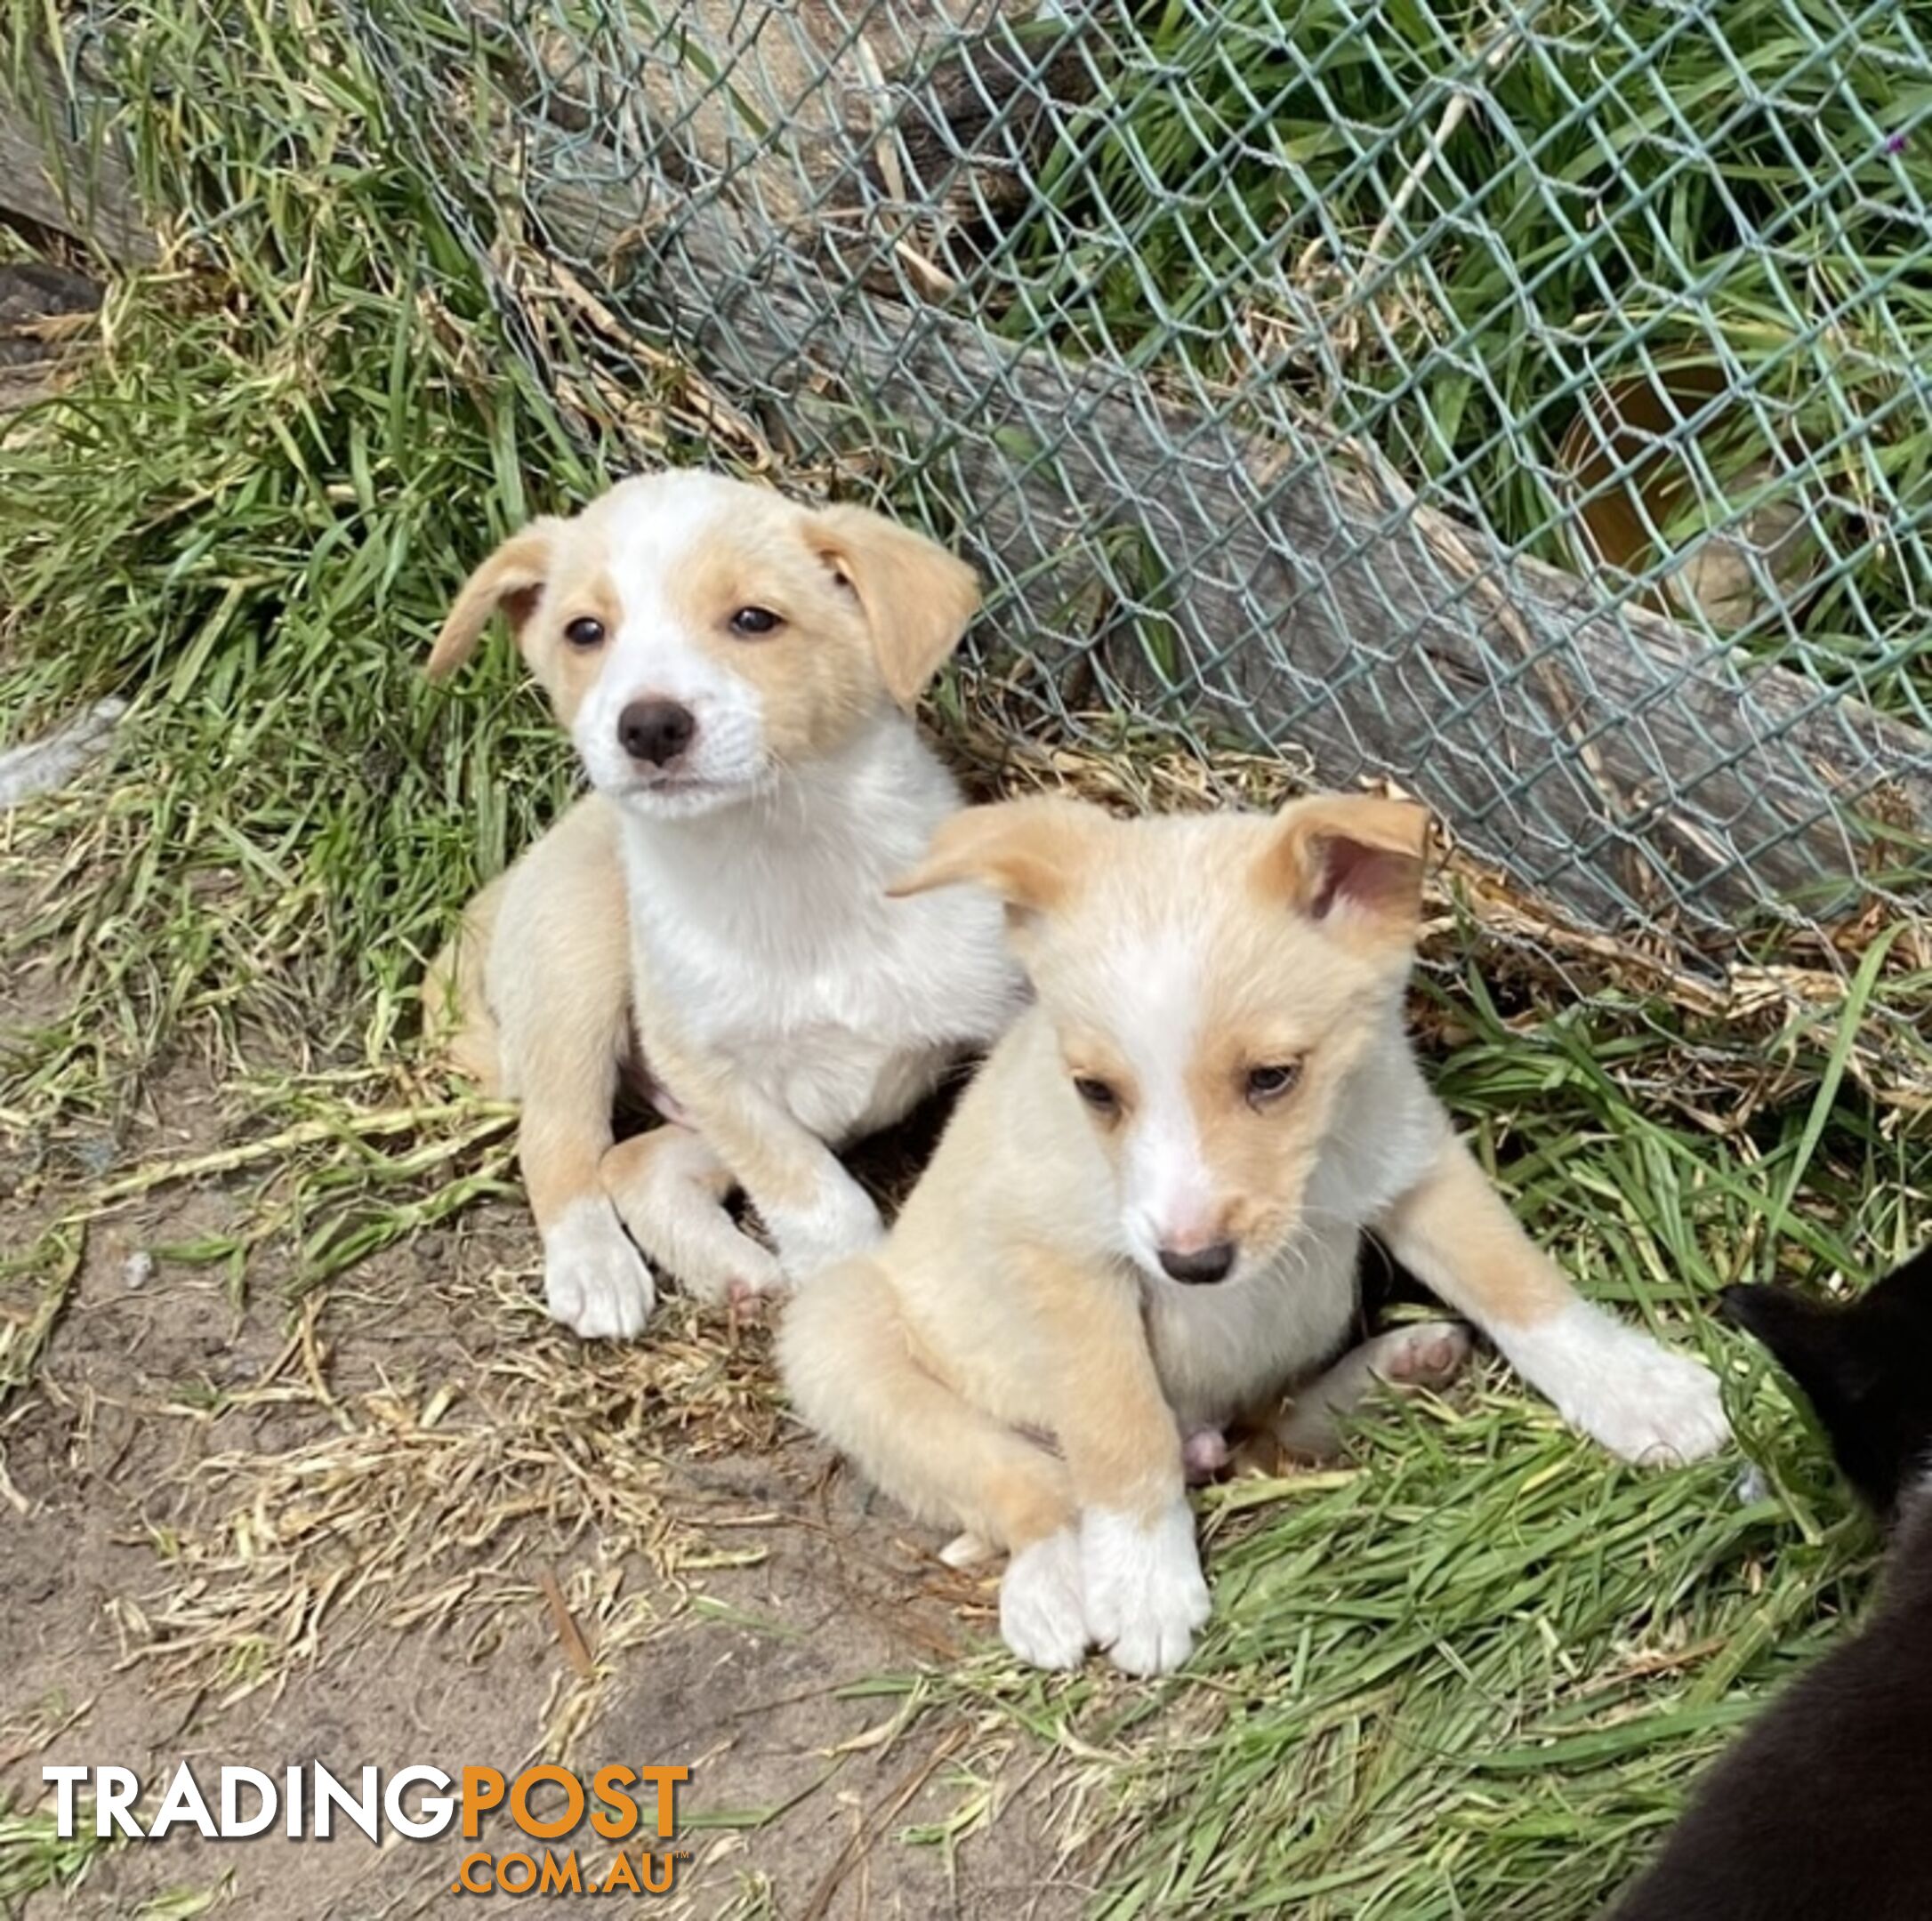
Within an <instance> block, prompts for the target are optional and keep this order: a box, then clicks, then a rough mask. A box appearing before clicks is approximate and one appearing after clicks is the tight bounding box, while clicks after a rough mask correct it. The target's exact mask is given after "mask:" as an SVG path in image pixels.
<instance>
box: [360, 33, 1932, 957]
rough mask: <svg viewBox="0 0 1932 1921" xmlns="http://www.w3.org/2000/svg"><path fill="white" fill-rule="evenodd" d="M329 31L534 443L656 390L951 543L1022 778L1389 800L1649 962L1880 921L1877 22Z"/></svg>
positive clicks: (1922, 411)
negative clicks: (1789, 924)
mask: <svg viewBox="0 0 1932 1921" xmlns="http://www.w3.org/2000/svg"><path fill="white" fill-rule="evenodd" d="M341 18H342V20H343V21H344V22H345V23H346V24H347V26H348V27H349V28H350V31H351V32H352V33H353V35H354V36H355V38H356V40H357V41H358V44H360V45H361V46H362V47H363V49H364V50H365V52H366V55H367V57H368V59H369V61H370V63H371V66H372V68H373V69H374V71H375V72H377V73H378V74H379V75H380V76H382V85H383V87H384V89H385V91H386V93H387V96H388V99H387V106H388V108H389V109H390V114H391V116H392V118H393V124H394V125H398V126H402V127H405V128H407V129H408V130H409V132H408V137H409V139H410V140H411V141H413V142H414V143H415V147H416V149H417V157H418V158H419V160H420V164H421V165H422V167H423V172H424V174H425V176H426V177H427V178H429V179H431V180H433V181H435V183H436V186H437V190H438V192H439V195H440V197H441V199H442V202H443V205H444V209H445V212H446V213H447V217H448V221H449V223H450V226H451V228H452V229H453V230H454V231H455V232H456V233H457V234H459V235H461V236H462V237H463V241H464V244H465V245H467V246H468V247H469V248H470V250H471V253H473V255H474V257H475V259H476V260H477V261H479V262H480V263H481V264H482V266H483V267H484V269H485V270H486V271H487V273H489V274H490V275H491V276H492V277H493V279H494V285H495V294H496V298H497V300H498V301H499V304H500V307H501V309H502V313H503V318H504V321H505V323H506V326H507V327H508V329H509V331H510V334H511V339H512V340H513V341H514V342H516V344H517V348H518V350H519V352H520V353H521V354H522V355H524V356H525V357H526V358H527V360H528V361H529V362H530V364H531V366H532V367H533V368H534V369H535V371H536V372H537V373H538V374H540V375H541V376H542V377H543V380H544V381H546V382H549V383H550V386H551V390H552V391H554V392H556V393H557V394H558V395H559V405H560V406H565V408H566V411H567V413H568V418H569V419H570V420H571V422H573V424H574V425H575V426H576V429H577V430H580V431H583V432H584V433H586V434H589V435H592V436H601V437H605V438H608V441H609V443H610V451H611V452H612V453H613V454H614V455H615V457H616V460H617V462H618V463H619V464H624V463H625V462H636V463H640V464H641V463H646V462H655V461H656V460H658V459H660V458H662V457H663V451H664V450H663V448H662V446H661V445H659V444H658V443H657V442H656V439H655V438H654V437H653V436H652V435H651V434H649V433H646V432H642V431H638V430H632V427H631V425H630V424H629V423H630V422H631V421H632V418H633V414H632V411H631V410H629V409H627V407H626V405H625V397H626V396H627V395H629V396H636V395H639V394H641V393H648V392H651V391H656V390H663V388H664V384H665V383H666V382H681V383H682V385H681V387H680V391H681V392H682V393H683V394H684V395H685V397H686V400H687V403H688V405H690V406H696V407H697V408H698V411H699V412H700V413H701V414H703V415H704V418H705V419H707V420H709V421H710V422H712V423H713V424H714V425H716V426H718V429H719V431H720V433H727V434H728V437H729V434H736V435H737V436H738V437H739V438H740V440H741V441H743V442H749V443H753V444H755V445H756V446H759V447H761V448H762V449H766V450H769V461H770V463H771V464H772V466H773V467H774V469H775V470H776V477H777V478H794V479H800V480H802V481H803V482H804V483H805V484H810V485H823V484H826V483H827V482H828V481H829V482H831V483H832V484H835V485H837V486H841V487H843V488H844V489H845V490H846V491H848V492H857V493H862V494H863V493H866V492H871V493H873V494H877V495H879V496H880V497H881V498H883V499H885V500H887V501H889V502H891V503H892V504H894V505H895V506H896V507H898V509H899V510H901V511H904V512H906V513H909V514H910V515H912V516H914V517H915V518H920V519H922V520H923V521H925V522H926V523H927V524H928V525H930V526H932V527H933V529H934V530H935V531H936V532H938V533H939V534H940V535H944V536H946V537H950V538H954V539H957V540H958V541H960V542H961V543H962V544H963V545H964V546H965V547H966V549H967V550H968V551H970V553H971V555H972V557H973V558H974V559H976V560H977V561H978V564H979V565H980V567H982V569H983V571H984V573H985V574H986V577H987V580H988V582H989V583H990V585H991V587H992V589H993V595H992V599H991V603H990V607H989V615H988V618H987V620H986V623H985V624H984V626H983V628H982V630H981V631H980V635H979V639H978V643H977V646H978V653H977V655H976V665H975V667H974V669H973V671H976V672H977V673H978V674H979V675H980V676H981V677H982V679H983V680H984V682H985V683H986V684H987V685H990V686H994V687H997V689H998V691H999V696H1000V698H1001V700H1002V702H1003V703H1005V709H1006V711H1007V712H1008V713H1009V714H1010V717H1011V722H1012V725H1013V726H1014V727H1016V728H1017V729H1019V730H1020V731H1022V732H1024V733H1025V734H1026V735H1028V736H1029V737H1033V738H1065V739H1068V740H1073V741H1083V742H1086V743H1090V744H1092V745H1094V746H1096V747H1098V748H1099V749H1101V750H1103V751H1107V752H1131V751H1136V750H1137V749H1138V748H1139V747H1140V746H1143V745H1146V744H1147V743H1154V744H1159V743H1181V744H1184V745H1186V746H1189V747H1192V748H1194V749H1195V750H1198V751H1199V752H1202V753H1203V755H1204V756H1207V757H1209V758H1210V759H1212V757H1213V756H1214V755H1215V754H1217V753H1218V752H1223V751H1227V750H1244V751H1246V752H1263V753H1268V754H1278V755H1280V756H1282V757H1284V759H1286V760H1289V761H1291V762H1292V764H1293V765H1294V766H1295V767H1296V768H1298V769H1300V770H1303V771H1304V772H1306V773H1307V774H1308V776H1310V777H1312V778H1316V779H1318V780H1320V781H1323V782H1324V783H1328V784H1348V783H1352V782H1355V781H1357V780H1359V779H1362V778H1364V777H1368V776H1389V777H1392V778H1393V779H1395V780H1396V781H1397V782H1398V783H1400V784H1402V785H1403V786H1405V787H1406V788H1408V789H1409V790H1411V791H1413V792H1417V793H1419V794H1420V795H1421V796H1422V797H1423V798H1425V799H1427V800H1430V801H1431V802H1433V803H1434V804H1435V805H1436V806H1437V808H1439V809H1440V810H1441V811H1442V812H1443V814H1444V815H1445V817H1446V818H1447V819H1448V820H1449V821H1450V822H1451V823H1452V824H1453V827H1454V828H1455V830H1456V832H1457V833H1458V834H1459V836H1460V837H1461V839H1462V840H1464V841H1465V842H1466V843H1467V844H1468V845H1469V846H1470V847H1471V848H1473V849H1474V850H1476V851H1477V852H1478V853H1479V854H1482V855H1485V856H1489V857H1491V858H1493V860H1494V861H1496V862H1497V863H1499V864H1501V866H1502V867H1504V868H1505V869H1506V870H1507V871H1508V872H1509V873H1510V874H1511V875H1512V876H1513V877H1514V879H1515V880H1517V882H1518V883H1520V884H1521V885H1523V886H1525V887H1526V888H1532V889H1534V890H1535V891H1537V892H1538V893H1539V894H1541V895H1542V896H1545V897H1547V898H1549V899H1551V900H1553V901H1555V902H1556V903H1558V904H1560V905H1561V906H1562V907H1563V908H1565V909H1566V911H1568V912H1570V913H1572V914H1573V915H1574V916H1575V917H1577V918H1579V919H1582V920H1587V921H1590V922H1593V923H1596V924H1598V925H1615V926H1618V927H1625V928H1628V927H1633V926H1634V927H1638V928H1645V929H1648V930H1650V931H1653V932H1657V933H1662V934H1664V935H1667V936H1674V937H1676V938H1677V939H1678V940H1679V941H1680V942H1681V943H1682V944H1684V945H1685V946H1686V948H1693V947H1695V946H1697V945H1699V944H1707V943H1709V942H1711V940H1713V939H1714V938H1718V937H1720V936H1723V935H1725V934H1726V933H1727V932H1728V931H1729V930H1731V929H1733V928H1735V926H1736V925H1737V923H1738V921H1739V920H1740V918H1741V917H1747V916H1751V915H1754V914H1761V913H1767V912H1768V913H1774V914H1775V913H1783V914H1785V915H1787V916H1792V915H1795V916H1800V917H1804V918H1807V919H1811V920H1819V919H1826V918H1830V917H1831V916H1833V915H1837V914H1839V913H1841V912H1845V911H1846V910H1847V906H1849V905H1852V904H1856V903H1857V902H1859V901H1861V900H1864V901H1869V899H1870V896H1871V892H1872V889H1880V890H1883V891H1885V892H1887V893H1890V894H1893V895H1895V896H1904V895H1907V894H1912V893H1916V892H1918V891H1919V890H1920V888H1922V885H1923V880H1924V860H1923V856H1924V855H1925V852H1926V849H1927V848H1928V826H1932V714H1928V706H1932V654H1928V645H1927V631H1928V614H1932V224H1928V221H1932V5H1928V4H1919V0H1904V4H1901V0H1887V4H1868V5H1862V6H1861V5H1853V4H1839V0H1728V4H1715V0H1705V4H1688V0H1642V4H1622V5H1620V4H1613V0H1564V4H1507V0H1502V4H1489V0H1461V4H1453V0H1091V4H1082V0H1040V4H1035V0H1024V4H1002V0H787V4H774V5H769V6H760V5H754V4H749V0H682V4H673V0H663V4H657V5H653V4H648V0H368V4H347V0H345V4H343V6H342V11H341ZM533 261H535V262H536V263H537V264H536V265H535V266H534V267H533V265H532V264H531V262H533ZM693 397H697V398H693Z"/></svg>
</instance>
